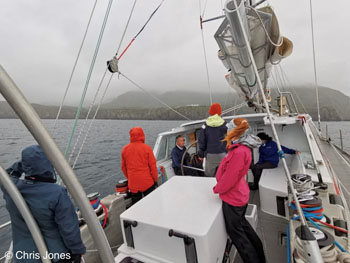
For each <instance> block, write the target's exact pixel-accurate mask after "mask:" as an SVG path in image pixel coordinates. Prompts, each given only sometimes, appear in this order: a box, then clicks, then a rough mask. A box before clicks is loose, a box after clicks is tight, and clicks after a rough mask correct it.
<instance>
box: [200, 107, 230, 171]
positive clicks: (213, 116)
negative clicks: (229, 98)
mask: <svg viewBox="0 0 350 263" xmlns="http://www.w3.org/2000/svg"><path fill="white" fill-rule="evenodd" d="M221 113H222V111H221V105H220V104H219V103H217V102H215V103H213V104H212V105H211V106H210V109H209V114H210V117H208V118H207V120H206V122H205V124H204V125H203V126H202V130H201V132H200V134H199V138H198V144H199V157H201V158H203V157H206V162H205V175H206V176H210V177H214V176H215V171H216V169H217V167H218V166H219V164H220V162H221V160H222V158H224V157H225V155H226V145H225V143H224V142H222V140H223V139H224V138H225V136H226V133H227V123H226V121H225V120H224V119H222V118H221Z"/></svg>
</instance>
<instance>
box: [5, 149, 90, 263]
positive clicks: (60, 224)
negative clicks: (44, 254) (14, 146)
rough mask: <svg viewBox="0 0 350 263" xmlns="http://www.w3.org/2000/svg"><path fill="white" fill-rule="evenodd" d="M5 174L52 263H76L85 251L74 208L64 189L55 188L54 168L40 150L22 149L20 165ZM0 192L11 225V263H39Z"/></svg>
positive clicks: (9, 201)
mask: <svg viewBox="0 0 350 263" xmlns="http://www.w3.org/2000/svg"><path fill="white" fill-rule="evenodd" d="M7 172H8V174H9V175H10V177H11V179H12V181H13V182H14V184H15V185H16V186H17V188H18V190H19V191H20V193H21V194H22V196H23V198H24V200H25V201H26V203H27V205H28V207H29V209H30V211H31V213H32V215H33V217H34V218H35V220H36V222H37V223H38V226H39V228H40V230H41V233H42V235H43V237H44V240H45V242H46V245H47V248H48V253H49V254H48V256H49V258H50V259H51V260H52V262H59V263H61V262H62V263H80V261H81V255H82V254H84V253H85V252H86V248H85V246H84V244H83V242H82V240H81V236H80V229H79V222H78V217H77V214H76V211H75V208H74V205H73V203H72V201H71V199H70V198H69V196H68V193H67V190H66V188H64V187H62V186H60V185H58V184H55V182H56V174H55V171H54V168H53V166H52V164H51V163H50V161H49V160H48V159H47V157H46V155H45V153H44V152H43V151H42V149H41V148H40V146H39V145H33V146H29V147H27V148H25V149H24V150H23V151H22V158H21V161H19V162H16V163H14V164H13V165H12V166H11V167H10V168H8V169H7ZM20 177H21V179H20ZM22 177H24V179H22ZM2 190H3V192H4V199H5V200H6V208H7V210H8V211H9V213H10V217H11V222H12V239H13V255H14V262H26V263H34V262H35V263H36V262H41V260H40V256H39V252H38V250H37V248H36V245H35V243H34V240H33V238H32V236H31V234H30V231H29V229H28V227H27V225H26V223H25V221H24V219H23V217H22V216H21V214H20V212H19V211H18V209H17V207H16V205H15V204H14V202H13V200H12V199H11V197H10V196H9V195H8V193H7V192H6V190H5V189H2ZM30 255H31V256H30Z"/></svg>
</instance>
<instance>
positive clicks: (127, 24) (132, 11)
mask: <svg viewBox="0 0 350 263" xmlns="http://www.w3.org/2000/svg"><path fill="white" fill-rule="evenodd" d="M136 2H137V0H135V1H134V4H133V6H132V8H131V12H130V15H129V18H128V21H127V22H126V26H125V28H124V32H123V35H122V38H121V39H120V42H119V45H118V49H117V52H116V54H115V55H116V56H117V54H118V52H119V49H120V47H121V45H122V42H123V40H124V37H125V33H126V30H127V29H128V26H129V23H130V19H131V16H132V14H133V13H134V9H135V5H136Z"/></svg>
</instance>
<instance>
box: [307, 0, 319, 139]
mask: <svg viewBox="0 0 350 263" xmlns="http://www.w3.org/2000/svg"><path fill="white" fill-rule="evenodd" d="M309 2H310V17H311V37H312V55H313V62H314V77H315V85H316V86H315V88H316V102H317V118H318V119H317V123H318V131H319V132H320V131H321V115H320V101H319V94H318V83H317V68H316V55H315V37H314V22H313V21H314V20H313V17H312V0H310V1H309Z"/></svg>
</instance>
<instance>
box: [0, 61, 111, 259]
mask: <svg viewBox="0 0 350 263" xmlns="http://www.w3.org/2000/svg"><path fill="white" fill-rule="evenodd" d="M0 93H1V95H2V96H3V97H4V98H5V99H6V101H7V102H8V104H9V105H10V106H11V107H12V109H13V110H14V111H15V112H16V114H17V115H18V117H19V118H20V119H21V120H22V122H23V124H24V125H25V126H26V127H27V129H28V130H29V131H30V133H31V134H32V135H33V137H34V138H35V140H36V141H37V142H38V143H39V144H40V146H41V148H42V149H43V151H44V152H45V154H46V156H47V157H48V159H49V160H50V161H51V162H52V164H53V166H54V167H55V169H56V171H57V172H58V173H59V174H60V176H61V178H62V180H63V182H64V184H65V185H66V187H67V189H68V191H69V193H70V195H71V196H72V198H73V199H74V201H75V203H76V204H77V205H78V207H79V209H80V211H81V212H82V215H83V216H84V218H85V220H86V223H87V225H88V228H89V231H90V234H91V237H92V239H93V240H94V244H95V246H96V247H97V250H98V252H99V253H100V257H101V259H102V262H103V263H111V262H114V257H113V254H112V251H111V249H110V246H109V243H108V240H107V238H106V236H105V233H104V231H103V229H102V227H101V224H100V222H99V221H98V219H97V217H96V213H95V211H94V210H93V208H92V206H91V205H90V202H89V200H88V199H87V197H86V193H85V191H84V189H83V187H82V186H81V184H80V182H79V180H78V179H77V177H76V175H75V174H74V172H73V170H72V168H71V167H70V165H69V163H68V162H67V160H66V158H65V157H64V155H63V153H62V152H61V150H60V149H59V148H58V146H57V145H56V143H55V141H54V140H53V139H52V137H51V135H50V134H49V132H48V131H47V130H46V128H45V127H44V125H43V124H42V123H41V121H40V118H39V116H38V114H37V113H36V112H35V110H34V109H33V107H32V106H31V105H30V103H29V102H28V101H27V99H26V98H25V97H24V95H23V94H22V93H21V91H20V90H19V89H18V88H17V86H16V84H15V83H14V81H13V80H12V79H11V78H10V76H9V75H8V74H7V73H6V71H5V70H4V68H3V67H2V66H1V65H0Z"/></svg>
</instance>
